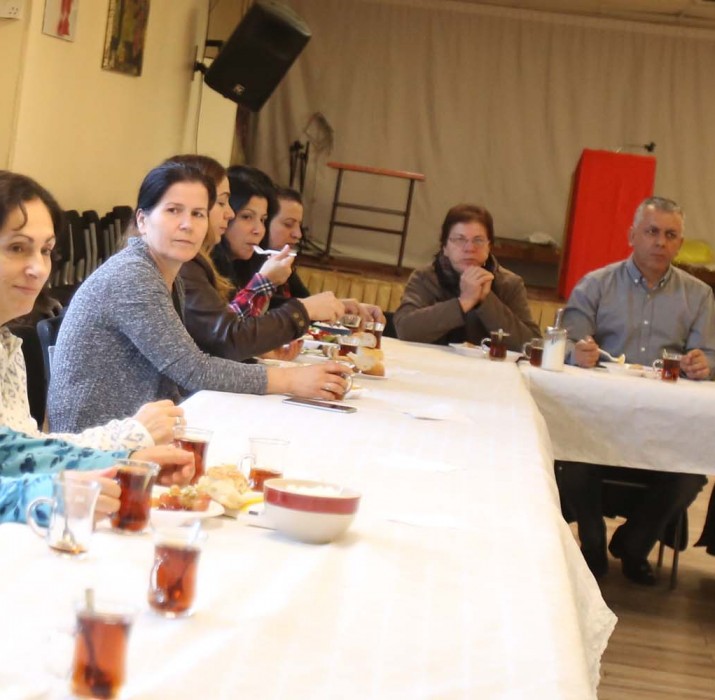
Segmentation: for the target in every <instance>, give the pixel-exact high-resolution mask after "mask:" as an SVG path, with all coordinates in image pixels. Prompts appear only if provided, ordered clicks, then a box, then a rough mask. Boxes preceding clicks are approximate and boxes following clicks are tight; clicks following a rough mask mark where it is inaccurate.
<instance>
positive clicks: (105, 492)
mask: <svg viewBox="0 0 715 700" xmlns="http://www.w3.org/2000/svg"><path fill="white" fill-rule="evenodd" d="M116 472H117V469H116V467H110V468H109V469H98V470H94V471H89V472H78V471H66V472H65V479H74V480H76V481H95V482H97V483H98V484H99V499H98V500H97V505H96V507H95V509H94V519H95V521H98V520H102V518H106V517H108V516H110V515H112V514H113V513H116V512H117V511H118V510H119V494H120V493H121V489H120V488H119V484H118V483H117V482H116V481H114V475H115V474H116Z"/></svg>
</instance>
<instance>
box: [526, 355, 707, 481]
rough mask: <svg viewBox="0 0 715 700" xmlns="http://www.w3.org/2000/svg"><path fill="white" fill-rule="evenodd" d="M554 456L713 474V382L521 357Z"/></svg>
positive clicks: (644, 467)
mask: <svg viewBox="0 0 715 700" xmlns="http://www.w3.org/2000/svg"><path fill="white" fill-rule="evenodd" d="M519 366H520V368H521V371H522V374H523V376H524V378H525V380H526V383H527V385H528V387H529V389H530V391H531V394H532V396H533V397H534V400H535V401H536V403H537V405H538V407H539V410H540V411H541V413H542V415H543V416H544V418H545V420H546V424H547V426H548V429H549V435H550V436H551V442H552V444H553V448H554V456H555V457H556V459H563V460H570V461H574V462H593V463H595V464H607V465H612V466H620V467H637V468H641V469H662V470H664V471H673V472H695V473H702V474H715V430H713V422H714V421H715V384H714V383H713V382H694V381H688V380H685V379H680V380H678V381H677V382H663V381H660V380H658V379H646V378H645V377H638V376H630V375H623V374H612V373H609V372H607V371H606V370H605V369H589V370H587V369H581V368H578V367H566V368H565V369H564V371H563V372H547V371H544V370H541V369H536V368H533V367H530V366H529V365H528V364H526V363H520V365H519Z"/></svg>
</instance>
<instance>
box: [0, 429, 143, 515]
mask: <svg viewBox="0 0 715 700" xmlns="http://www.w3.org/2000/svg"><path fill="white" fill-rule="evenodd" d="M128 455H129V452H128V451H127V450H118V451H115V452H106V451H104V450H95V449H92V448H89V447H78V446H77V445H72V444H70V443H68V442H64V441H63V440H58V439H55V438H44V437H31V436H29V435H25V434H24V433H19V432H17V431H15V430H11V429H10V428H7V427H5V426H0V523H2V522H20V523H22V522H25V511H26V510H27V506H28V504H29V503H30V502H31V501H32V500H34V499H35V498H39V497H40V496H51V495H52V477H53V475H54V474H57V473H58V472H60V471H62V470H63V469H77V470H81V471H90V470H92V469H104V468H106V467H111V466H112V465H113V464H114V463H115V462H116V461H117V459H125V458H126V457H128Z"/></svg>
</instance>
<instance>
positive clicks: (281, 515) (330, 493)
mask: <svg viewBox="0 0 715 700" xmlns="http://www.w3.org/2000/svg"><path fill="white" fill-rule="evenodd" d="M263 498H264V503H265V514H266V518H267V519H268V522H269V524H270V525H271V526H272V527H274V528H275V529H276V530H278V531H279V532H282V533H283V534H284V535H286V536H287V537H290V538H292V539H294V540H299V541H300V542H311V543H313V544H324V543H326V542H332V541H333V540H335V539H337V538H338V537H340V535H342V534H343V533H344V532H345V531H346V530H347V529H348V528H349V527H350V525H351V523H352V521H353V520H354V518H355V513H357V510H358V507H359V505H360V494H359V493H358V492H357V491H355V490H354V489H349V488H344V487H342V486H338V485H337V484H327V483H323V482H321V481H306V480H302V479H268V480H267V481H266V482H265V484H264V489H263Z"/></svg>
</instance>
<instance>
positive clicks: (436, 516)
mask: <svg viewBox="0 0 715 700" xmlns="http://www.w3.org/2000/svg"><path fill="white" fill-rule="evenodd" d="M387 519H388V520H389V521H390V522H393V523H402V524H403V525H410V526H414V527H440V528H448V529H452V530H459V529H465V527H466V526H465V523H463V522H462V521H460V520H459V519H457V518H455V517H454V516H453V515H449V514H448V513H432V514H429V515H428V514H425V513H397V514H395V515H388V517H387Z"/></svg>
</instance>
